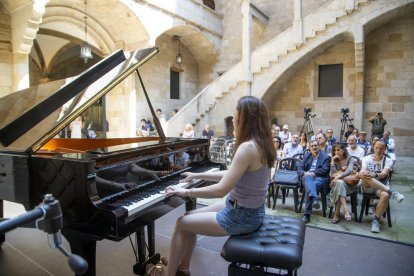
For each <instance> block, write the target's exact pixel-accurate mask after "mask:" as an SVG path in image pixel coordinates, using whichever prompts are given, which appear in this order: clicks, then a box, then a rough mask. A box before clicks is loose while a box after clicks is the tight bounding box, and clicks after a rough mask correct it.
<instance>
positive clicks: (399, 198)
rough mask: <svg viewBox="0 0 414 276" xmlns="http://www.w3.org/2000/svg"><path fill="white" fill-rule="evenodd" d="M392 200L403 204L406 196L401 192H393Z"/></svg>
mask: <svg viewBox="0 0 414 276" xmlns="http://www.w3.org/2000/svg"><path fill="white" fill-rule="evenodd" d="M391 198H393V199H395V200H396V201H397V202H398V203H401V202H402V201H403V199H404V196H403V195H402V194H400V193H399V192H392V194H391Z"/></svg>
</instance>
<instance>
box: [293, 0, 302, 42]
mask: <svg viewBox="0 0 414 276" xmlns="http://www.w3.org/2000/svg"><path fill="white" fill-rule="evenodd" d="M293 42H294V43H295V44H296V47H299V46H300V45H302V44H303V20H302V0H295V1H294V2H293Z"/></svg>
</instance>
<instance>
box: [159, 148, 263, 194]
mask: <svg viewBox="0 0 414 276" xmlns="http://www.w3.org/2000/svg"><path fill="white" fill-rule="evenodd" d="M262 166H263V164H262V163H261V157H260V154H259V151H258V149H257V147H256V145H255V144H254V143H253V142H252V141H248V142H244V143H242V144H241V145H240V146H239V148H238V149H237V151H236V154H235V155H234V158H233V161H232V163H231V166H230V168H229V169H228V170H227V171H225V172H224V173H223V176H222V178H221V179H220V181H219V182H218V183H217V184H214V185H210V186H206V187H201V188H193V189H190V190H187V189H183V188H174V187H169V188H167V189H166V193H167V194H175V195H178V196H190V197H201V198H217V197H224V196H225V195H227V194H228V193H229V192H230V191H231V190H232V189H233V187H234V186H235V185H236V183H237V182H238V181H239V180H240V178H241V177H242V175H243V174H244V173H245V172H246V171H248V170H249V171H254V170H257V169H259V168H260V167H262Z"/></svg>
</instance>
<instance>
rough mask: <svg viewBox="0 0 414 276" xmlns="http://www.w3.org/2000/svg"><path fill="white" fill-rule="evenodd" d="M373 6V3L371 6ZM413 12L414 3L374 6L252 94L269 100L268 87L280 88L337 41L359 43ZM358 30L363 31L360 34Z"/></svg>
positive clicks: (310, 49) (294, 60)
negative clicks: (296, 71)
mask: <svg viewBox="0 0 414 276" xmlns="http://www.w3.org/2000/svg"><path fill="white" fill-rule="evenodd" d="M374 4H375V3H373V4H372V5H374ZM413 10H414V3H408V4H406V3H404V4H401V3H393V4H389V5H386V6H385V7H384V6H381V5H378V6H375V9H374V10H373V11H372V12H370V13H369V14H368V15H366V14H365V16H361V18H359V20H358V21H357V23H356V24H354V25H346V26H343V27H340V28H338V30H336V31H334V32H332V33H331V34H329V35H325V36H324V37H323V39H322V41H321V42H320V44H319V45H315V46H313V47H312V48H309V50H308V52H306V53H304V54H303V55H301V56H299V57H298V58H297V59H292V60H290V61H289V62H290V63H289V64H287V65H286V70H284V72H283V73H282V74H281V75H275V76H274V77H273V78H267V82H266V83H264V84H263V83H262V84H261V85H260V88H259V89H260V90H255V91H254V94H255V95H256V96H257V97H260V98H263V100H269V97H271V95H268V91H269V88H270V87H272V86H273V87H275V86H276V87H278V86H280V85H281V84H282V82H283V80H284V79H287V78H289V77H290V76H291V75H292V74H293V73H294V72H295V70H297V68H299V67H300V65H302V64H304V62H306V61H308V60H310V59H312V58H313V57H315V56H316V55H318V54H319V53H321V52H322V51H324V50H325V49H327V48H329V47H331V46H332V45H334V44H336V43H337V41H338V39H339V40H340V39H343V38H344V37H352V39H353V40H354V41H357V42H359V40H360V38H361V35H363V36H364V37H365V36H366V35H367V34H368V33H370V32H371V31H372V30H374V29H376V28H378V27H379V26H382V25H383V24H385V23H387V22H390V21H391V20H394V19H396V18H398V17H400V16H402V15H404V14H407V13H409V12H412V11H413ZM360 30H363V33H362V34H361V32H360ZM283 62H284V61H283Z"/></svg>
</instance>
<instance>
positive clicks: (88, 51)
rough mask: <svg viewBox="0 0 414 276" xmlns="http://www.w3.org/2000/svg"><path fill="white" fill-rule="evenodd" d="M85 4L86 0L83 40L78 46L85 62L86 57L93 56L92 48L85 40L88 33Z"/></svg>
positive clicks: (86, 60)
mask: <svg viewBox="0 0 414 276" xmlns="http://www.w3.org/2000/svg"><path fill="white" fill-rule="evenodd" d="M86 6H87V0H85V16H84V18H85V41H84V43H83V44H82V46H81V48H80V57H81V58H83V60H84V62H85V63H87V62H88V59H90V58H93V56H92V50H91V47H90V46H89V44H88V40H87V34H88V24H87V20H88V16H87V15H86Z"/></svg>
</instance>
